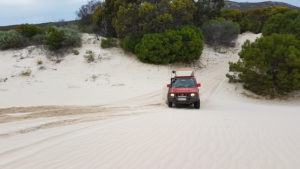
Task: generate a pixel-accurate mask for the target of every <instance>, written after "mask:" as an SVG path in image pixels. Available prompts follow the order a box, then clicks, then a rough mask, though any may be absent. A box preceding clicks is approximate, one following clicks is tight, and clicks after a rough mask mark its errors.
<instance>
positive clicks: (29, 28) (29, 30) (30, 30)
mask: <svg viewBox="0 0 300 169" xmlns="http://www.w3.org/2000/svg"><path fill="white" fill-rule="evenodd" d="M18 32H19V33H20V34H21V35H23V36H24V37H27V38H32V37H33V36H35V35H37V34H42V33H43V30H42V28H40V27H38V26H35V25H30V24H23V25H21V26H20V27H19V28H18Z"/></svg>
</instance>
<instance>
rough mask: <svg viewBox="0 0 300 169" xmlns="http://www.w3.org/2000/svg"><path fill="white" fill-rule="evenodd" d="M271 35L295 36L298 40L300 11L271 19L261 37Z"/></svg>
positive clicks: (299, 34)
mask: <svg viewBox="0 0 300 169" xmlns="http://www.w3.org/2000/svg"><path fill="white" fill-rule="evenodd" d="M273 33H283V34H286V33H289V34H296V35H297V37H298V38H299V39H300V11H290V12H287V13H285V14H277V15H275V16H273V17H271V18H270V19H269V20H268V21H267V23H266V25H265V27H264V29H263V35H265V36H267V35H271V34H273Z"/></svg>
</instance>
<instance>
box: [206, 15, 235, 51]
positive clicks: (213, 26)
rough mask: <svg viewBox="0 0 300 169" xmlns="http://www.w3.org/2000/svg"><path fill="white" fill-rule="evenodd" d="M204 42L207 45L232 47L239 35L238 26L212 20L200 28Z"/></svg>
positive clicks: (228, 22)
mask: <svg viewBox="0 0 300 169" xmlns="http://www.w3.org/2000/svg"><path fill="white" fill-rule="evenodd" d="M202 30H203V35H204V38H205V42H206V43H207V44H209V45H224V46H232V45H233V44H234V40H235V39H236V38H237V37H238V35H239V33H240V28H239V26H238V24H235V23H233V22H231V21H225V20H212V21H210V22H208V23H205V24H203V26H202Z"/></svg>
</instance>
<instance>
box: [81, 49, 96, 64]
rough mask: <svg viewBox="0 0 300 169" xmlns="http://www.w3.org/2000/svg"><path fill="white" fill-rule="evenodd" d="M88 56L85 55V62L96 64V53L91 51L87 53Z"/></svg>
mask: <svg viewBox="0 0 300 169" xmlns="http://www.w3.org/2000/svg"><path fill="white" fill-rule="evenodd" d="M85 54H86V55H84V56H83V57H84V58H85V60H86V61H87V63H92V62H95V53H94V52H93V51H91V50H88V51H86V52H85Z"/></svg>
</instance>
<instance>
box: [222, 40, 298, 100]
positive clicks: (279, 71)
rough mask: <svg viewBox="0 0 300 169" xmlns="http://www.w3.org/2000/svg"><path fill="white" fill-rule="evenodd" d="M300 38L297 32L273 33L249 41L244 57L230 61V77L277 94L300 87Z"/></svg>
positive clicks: (259, 90) (248, 86) (255, 89)
mask: <svg viewBox="0 0 300 169" xmlns="http://www.w3.org/2000/svg"><path fill="white" fill-rule="evenodd" d="M299 46H300V41H299V40H297V39H296V37H295V36H294V35H290V34H273V35H271V36H266V37H262V38H260V39H257V40H256V41H255V42H254V43H250V42H249V41H247V42H246V43H245V44H244V45H243V48H242V51H241V52H240V53H239V55H240V60H239V61H238V62H237V63H230V72H233V73H231V74H227V77H228V78H229V79H230V82H240V83H242V84H243V85H244V88H245V89H248V90H250V91H252V92H254V93H256V94H259V95H265V96H272V97H274V96H277V95H281V94H286V93H289V92H292V91H296V90H300V49H299Z"/></svg>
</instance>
